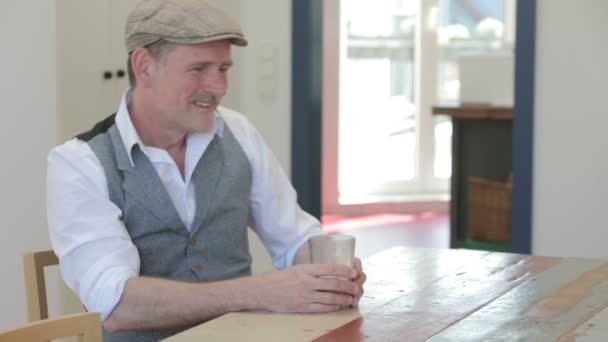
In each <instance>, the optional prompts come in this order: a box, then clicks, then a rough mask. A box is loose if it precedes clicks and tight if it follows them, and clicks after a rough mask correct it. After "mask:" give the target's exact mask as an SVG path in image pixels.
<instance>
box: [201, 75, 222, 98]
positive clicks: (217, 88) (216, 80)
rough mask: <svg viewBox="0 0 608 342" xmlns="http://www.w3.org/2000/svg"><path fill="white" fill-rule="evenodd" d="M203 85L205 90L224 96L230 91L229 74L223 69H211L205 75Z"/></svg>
mask: <svg viewBox="0 0 608 342" xmlns="http://www.w3.org/2000/svg"><path fill="white" fill-rule="evenodd" d="M202 86H203V89H204V90H205V91H208V92H210V93H212V94H213V95H215V96H219V97H223V96H224V95H226V92H227V91H228V74H227V73H226V71H222V70H217V69H215V70H210V71H209V72H208V73H207V74H206V75H205V77H203V80H202Z"/></svg>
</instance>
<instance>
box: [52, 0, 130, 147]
mask: <svg viewBox="0 0 608 342" xmlns="http://www.w3.org/2000/svg"><path fill="white" fill-rule="evenodd" d="M137 2H138V0H105V1H101V0H61V1H57V4H56V27H57V45H56V46H57V55H56V56H57V60H56V63H57V115H58V118H57V122H58V132H57V137H58V142H63V141H65V140H67V139H69V138H71V137H73V136H75V135H76V134H78V133H81V132H83V131H85V130H87V129H89V128H90V127H92V125H93V124H94V123H96V122H97V121H99V120H101V119H103V118H105V117H106V116H108V115H109V114H112V113H114V112H116V110H117V108H118V103H119V101H120V97H121V95H122V92H123V91H124V89H126V87H127V86H128V82H129V81H128V75H127V68H126V63H127V53H126V49H125V47H124V27H125V21H126V18H127V15H128V13H129V11H130V10H131V9H132V8H133V7H134V6H135V4H136V3H137ZM121 71H122V75H123V76H122V77H119V76H118V74H119V73H120V72H121Z"/></svg>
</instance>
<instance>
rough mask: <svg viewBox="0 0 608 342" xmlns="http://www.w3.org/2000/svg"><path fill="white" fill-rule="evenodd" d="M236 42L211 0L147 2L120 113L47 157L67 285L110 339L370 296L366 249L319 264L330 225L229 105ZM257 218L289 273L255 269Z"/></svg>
mask: <svg viewBox="0 0 608 342" xmlns="http://www.w3.org/2000/svg"><path fill="white" fill-rule="evenodd" d="M231 45H237V46H245V45H247V41H246V39H245V37H244V36H243V34H242V33H241V30H240V28H239V26H238V25H237V24H235V23H234V22H233V21H232V20H231V19H230V18H228V17H227V16H226V15H225V14H224V13H222V12H221V11H219V10H217V9H215V8H213V7H211V6H209V5H208V4H206V3H205V2H204V1H202V0H148V1H144V2H142V3H140V4H139V5H138V6H137V7H136V8H135V9H134V10H133V11H132V13H131V14H130V15H129V18H128V19H127V26H126V46H127V50H128V51H129V62H128V64H129V73H130V78H131V83H132V84H131V88H130V89H129V90H127V92H126V93H125V95H124V96H123V99H122V101H121V103H120V106H119V109H118V112H117V113H116V114H115V115H112V116H110V117H108V118H106V119H105V120H103V121H102V122H100V123H98V124H97V125H95V127H94V128H93V129H91V130H90V131H88V132H86V133H84V134H81V135H79V136H78V137H77V138H75V139H73V140H70V141H68V142H66V143H65V144H63V145H61V146H58V147H56V148H55V149H53V150H52V151H51V152H50V153H49V157H48V219H49V229H50V235H51V241H52V243H53V247H54V249H55V252H56V253H57V255H58V256H59V258H60V267H61V272H62V275H63V278H64V280H65V282H66V283H67V284H68V286H69V287H70V288H71V289H72V290H73V291H74V292H75V293H76V294H78V296H79V297H80V299H81V301H82V303H83V304H84V305H85V307H86V308H87V310H89V311H99V312H101V315H102V319H103V327H104V339H105V340H106V341H149V340H150V341H152V340H153V341H156V340H158V339H161V338H164V337H167V336H169V335H172V334H175V333H177V332H179V331H181V330H183V329H185V328H187V327H189V326H192V325H194V324H197V323H200V322H202V321H205V320H208V319H211V318H213V317H217V316H219V315H222V314H224V313H227V312H231V311H240V310H258V309H260V310H270V311H277V312H311V313H312V312H329V311H334V310H337V309H338V308H339V306H341V305H355V306H356V305H357V303H358V301H359V299H360V298H361V295H362V293H363V287H362V285H363V283H364V282H365V274H364V273H363V272H362V270H361V263H360V261H359V260H358V259H357V260H356V264H355V267H354V268H351V267H347V266H343V265H311V264H308V254H307V246H306V244H305V242H306V241H307V239H308V237H310V236H312V235H316V234H322V233H323V232H322V230H321V229H320V227H319V222H318V221H317V220H315V219H314V218H312V217H311V216H310V215H308V214H306V213H305V212H303V211H302V210H301V209H300V208H299V207H298V205H297V203H296V194H295V191H294V190H293V188H292V187H291V185H290V184H289V181H288V179H287V177H286V176H285V174H284V173H283V172H282V171H281V169H280V167H279V166H278V163H277V161H276V160H275V159H274V157H273V155H272V153H271V152H270V151H269V149H268V147H267V146H266V145H265V143H264V142H263V140H262V138H261V136H260V135H259V134H258V132H257V131H256V130H255V129H254V128H253V127H252V126H251V124H250V123H249V122H248V121H247V119H246V118H245V117H244V116H242V115H241V114H239V113H236V112H234V111H231V110H229V109H226V108H223V107H220V106H219V101H220V99H221V98H222V96H224V95H225V94H226V91H227V72H228V70H229V68H230V66H231V65H232V59H231ZM248 224H249V225H250V226H251V227H252V228H253V229H254V230H255V232H256V233H257V234H258V236H259V237H260V238H261V240H262V242H263V243H264V244H265V246H266V248H267V249H268V250H269V252H270V254H271V256H272V259H273V264H274V265H275V266H276V267H277V268H278V269H279V270H280V271H276V272H272V273H269V274H264V275H257V276H251V274H250V273H251V267H250V266H251V256H250V254H249V250H248V242H247V228H246V227H247V225H248ZM294 264H298V265H295V266H292V265H294ZM324 276H329V277H330V278H325V277H324ZM332 277H333V278H332ZM335 277H340V278H343V279H345V280H342V279H338V278H335Z"/></svg>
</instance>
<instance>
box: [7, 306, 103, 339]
mask: <svg viewBox="0 0 608 342" xmlns="http://www.w3.org/2000/svg"><path fill="white" fill-rule="evenodd" d="M72 336H78V341H79V342H102V338H101V317H100V316H99V313H97V312H89V313H79V314H74V315H68V316H61V317H58V318H52V319H44V320H41V321H37V322H31V323H27V324H25V325H22V326H19V327H16V328H11V329H8V330H4V331H0V342H14V341H19V342H42V341H49V340H54V339H58V338H65V337H72Z"/></svg>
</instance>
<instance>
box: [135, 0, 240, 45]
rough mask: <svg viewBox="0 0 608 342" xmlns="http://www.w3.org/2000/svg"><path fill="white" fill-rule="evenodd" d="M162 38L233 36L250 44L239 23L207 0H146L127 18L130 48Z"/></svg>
mask: <svg viewBox="0 0 608 342" xmlns="http://www.w3.org/2000/svg"><path fill="white" fill-rule="evenodd" d="M161 39H164V40H167V41H169V42H172V43H177V44H198V43H207V42H212V41H216V40H223V39H229V40H230V42H231V43H232V44H234V45H238V46H246V45H247V40H246V39H245V36H244V35H243V32H242V31H241V27H240V26H239V24H238V23H237V22H236V21H234V20H233V19H232V18H230V17H229V16H228V15H226V14H225V13H224V12H222V11H221V10H219V9H217V8H215V7H212V6H211V5H209V4H208V3H207V2H205V1H203V0H144V1H142V2H140V3H139V4H138V5H137V6H136V7H135V9H133V11H131V13H130V14H129V17H128V18H127V24H126V27H125V45H126V47H127V51H128V52H131V51H133V49H135V48H136V47H139V46H145V45H148V44H151V43H154V42H156V41H158V40H161Z"/></svg>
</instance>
